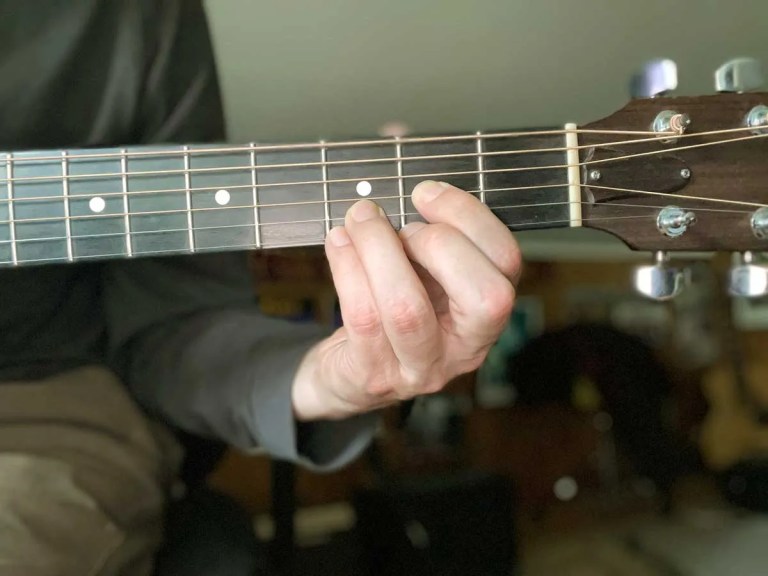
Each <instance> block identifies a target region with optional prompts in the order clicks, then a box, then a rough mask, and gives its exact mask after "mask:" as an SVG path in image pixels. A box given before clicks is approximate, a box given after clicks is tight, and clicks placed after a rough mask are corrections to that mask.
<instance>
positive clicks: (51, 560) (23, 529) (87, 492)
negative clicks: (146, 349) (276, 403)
mask: <svg viewBox="0 0 768 576" xmlns="http://www.w3.org/2000/svg"><path fill="white" fill-rule="evenodd" d="M179 460H180V449H179V447H178V446H177V445H176V444H175V441H174V440H172V438H171V436H170V435H169V434H168V433H167V432H166V431H164V430H163V429H161V428H160V427H159V426H157V425H155V424H152V423H150V422H149V421H148V420H147V418H145V417H144V416H143V415H142V413H141V412H140V411H139V409H138V408H137V407H136V405H135V404H134V403H133V401H132V400H131V399H130V397H129V396H128V394H127V393H126V391H125V389H124V387H123V385H122V384H121V383H120V382H119V381H118V380H117V378H116V377H115V376H114V375H113V374H112V373H111V372H109V371H107V370H105V369H102V368H97V367H87V368H82V369H78V370H73V371H71V372H67V373H65V374H61V375H58V376H56V377H53V378H49V379H46V380H41V381H37V382H10V383H1V384H0V576H17V575H18V576H70V575H71V576H96V575H98V576H111V575H120V576H147V575H149V574H151V573H152V564H153V557H154V555H155V552H156V551H157V549H158V547H159V545H160V543H161V537H162V528H163V525H162V520H163V515H164V509H165V505H166V502H167V500H168V495H169V491H170V490H171V489H172V487H173V485H174V480H175V476H176V471H177V467H178V463H179Z"/></svg>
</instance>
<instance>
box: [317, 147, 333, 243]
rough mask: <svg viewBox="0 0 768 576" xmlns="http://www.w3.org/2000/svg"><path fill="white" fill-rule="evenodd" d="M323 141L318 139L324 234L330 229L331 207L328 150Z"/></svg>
mask: <svg viewBox="0 0 768 576" xmlns="http://www.w3.org/2000/svg"><path fill="white" fill-rule="evenodd" d="M323 144H324V141H323V140H321V141H320V160H321V163H322V175H323V211H324V215H325V224H324V226H325V234H326V235H327V234H328V232H330V230H331V208H330V203H329V201H330V197H329V193H328V165H327V162H328V152H327V148H326V147H325V146H324V145H323Z"/></svg>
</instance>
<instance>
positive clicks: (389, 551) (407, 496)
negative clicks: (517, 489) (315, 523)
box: [354, 472, 516, 576]
mask: <svg viewBox="0 0 768 576" xmlns="http://www.w3.org/2000/svg"><path fill="white" fill-rule="evenodd" d="M354 506H355V511H356V514H357V533H358V537H359V538H360V541H361V545H362V550H363V561H364V564H365V566H366V567H367V569H368V574H369V575H370V576H394V575H397V576H410V575H417V574H418V575H419V576H453V575H456V576H458V575H461V576H465V575H467V574H477V575H483V576H496V575H499V576H502V575H503V576H510V575H511V574H514V573H515V565H516V545H515V529H514V528H515V527H514V512H515V510H514V504H513V490H512V486H511V485H510V483H509V480H507V479H505V478H501V477H498V476H493V475H489V474H485V473H480V472H462V473H460V474H452V475H445V476H440V477H432V478H414V479H408V480H397V481H393V482H387V483H385V484H381V485H379V486H377V487H375V488H373V489H368V490H365V491H360V492H358V493H357V494H356V496H355V499H354Z"/></svg>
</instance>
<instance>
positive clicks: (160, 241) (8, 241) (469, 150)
mask: <svg viewBox="0 0 768 576" xmlns="http://www.w3.org/2000/svg"><path fill="white" fill-rule="evenodd" d="M569 134H570V135H567V134H566V131H563V130H551V131H540V132H536V133H524V134H521V133H506V134H501V133H497V134H473V135H468V136H456V137H440V138H404V139H396V138H395V139H392V138H388V139H382V140H372V141H357V142H344V143H333V142H320V143H314V144H306V145H261V144H248V145H245V146H232V145H220V146H211V145H195V146H165V147H132V148H122V149H121V148H111V149H79V150H67V151H62V150H55V151H50V150H48V151H35V152H9V153H1V154H0V266H18V265H27V264H40V263H55V262H76V261H85V260H92V259H118V258H128V257H138V256H149V255H162V254H189V253H195V252H210V251H224V250H247V249H267V248H278V247H287V246H310V245H317V244H321V243H322V242H323V240H324V238H325V235H326V233H327V232H328V230H330V229H331V228H332V227H334V226H339V225H342V224H343V219H344V214H345V212H346V211H347V209H348V208H349V207H350V206H351V205H352V203H353V202H354V201H356V200H358V199H360V198H361V197H367V198H369V199H372V200H374V201H376V202H377V203H378V204H379V205H380V206H381V207H382V208H383V209H384V210H385V211H386V213H387V215H388V217H389V219H390V221H391V222H392V225H393V226H394V227H396V228H400V227H402V226H404V225H405V224H407V223H408V222H412V221H414V220H421V218H420V216H419V215H418V213H417V212H416V210H415V209H414V207H413V204H412V203H411V200H410V193H411V190H413V187H414V186H415V185H416V184H417V183H418V182H420V181H422V180H425V179H430V180H443V181H447V182H450V183H451V184H454V185H456V186H458V187H460V188H463V189H465V190H467V191H470V192H472V193H473V194H475V195H476V196H477V197H478V198H480V200H481V201H483V202H484V203H485V204H487V205H488V206H489V207H490V208H491V209H492V210H493V211H494V213H495V214H496V215H497V216H498V217H499V218H500V219H501V220H502V221H504V222H505V223H506V224H507V225H508V226H510V228H512V229H514V230H523V229H529V228H540V227H547V228H549V227H559V226H568V225H571V224H574V223H575V224H578V222H576V221H575V216H574V212H573V210H572V207H573V201H572V196H573V189H574V187H573V185H572V186H571V187H570V194H571V196H569V185H568V183H569V176H570V178H571V181H572V180H573V178H574V173H573V167H574V166H573V164H574V158H577V156H574V153H575V148H574V146H575V132H573V131H572V129H571V131H570V132H569ZM568 147H570V154H569V153H568V150H566V148H568ZM569 164H570V166H571V170H570V171H569V169H568V168H569ZM571 183H572V184H573V182H571ZM569 202H570V203H569Z"/></svg>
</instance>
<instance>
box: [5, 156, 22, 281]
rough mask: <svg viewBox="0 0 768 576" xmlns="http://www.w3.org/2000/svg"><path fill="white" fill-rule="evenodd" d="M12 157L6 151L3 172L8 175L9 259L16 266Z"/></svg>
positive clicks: (17, 256) (17, 260) (17, 259)
mask: <svg viewBox="0 0 768 576" xmlns="http://www.w3.org/2000/svg"><path fill="white" fill-rule="evenodd" d="M12 157H13V154H12V153H8V154H6V155H5V159H6V166H5V172H6V175H7V176H8V187H7V190H8V220H9V222H8V227H9V231H10V237H11V260H12V261H13V265H14V266H17V265H18V264H19V255H18V253H17V250H16V219H15V217H14V214H13V162H11V158H12Z"/></svg>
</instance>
